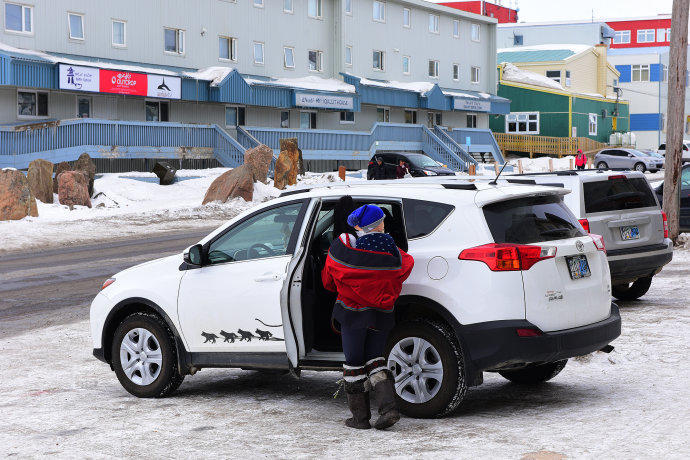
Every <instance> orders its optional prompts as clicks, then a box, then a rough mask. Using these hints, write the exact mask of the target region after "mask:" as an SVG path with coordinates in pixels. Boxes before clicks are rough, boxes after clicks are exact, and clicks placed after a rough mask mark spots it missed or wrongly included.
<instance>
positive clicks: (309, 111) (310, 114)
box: [299, 110, 319, 129]
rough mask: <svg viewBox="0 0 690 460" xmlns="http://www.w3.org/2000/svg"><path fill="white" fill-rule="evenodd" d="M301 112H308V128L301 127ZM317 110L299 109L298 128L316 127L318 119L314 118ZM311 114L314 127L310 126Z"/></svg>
mask: <svg viewBox="0 0 690 460" xmlns="http://www.w3.org/2000/svg"><path fill="white" fill-rule="evenodd" d="M303 113H308V114H309V127H308V128H302V114H303ZM317 113H318V112H317V111H316V110H300V111H299V129H316V127H317V126H318V123H319V120H318V119H317V118H316V117H317ZM312 114H313V115H314V127H313V128H312V127H311V119H312Z"/></svg>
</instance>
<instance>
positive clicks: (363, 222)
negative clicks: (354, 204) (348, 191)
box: [347, 204, 386, 232]
mask: <svg viewBox="0 0 690 460" xmlns="http://www.w3.org/2000/svg"><path fill="white" fill-rule="evenodd" d="M385 217H386V216H385V214H384V213H383V210H381V208H379V207H378V206H376V205H375V204H365V205H364V206H360V207H359V208H357V209H355V210H354V211H353V212H352V214H350V215H349V216H348V217H347V224H348V225H349V226H350V227H354V226H358V227H361V228H362V230H364V231H365V232H370V231H372V230H373V229H375V228H376V227H378V226H379V224H380V223H381V222H383V219H384V218H385Z"/></svg>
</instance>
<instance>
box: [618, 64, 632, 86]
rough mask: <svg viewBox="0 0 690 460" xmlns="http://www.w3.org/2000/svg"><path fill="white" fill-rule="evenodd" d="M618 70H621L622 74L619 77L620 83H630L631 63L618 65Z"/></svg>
mask: <svg viewBox="0 0 690 460" xmlns="http://www.w3.org/2000/svg"><path fill="white" fill-rule="evenodd" d="M616 70H617V71H618V72H620V74H621V76H620V77H618V81H619V82H620V83H628V82H629V81H630V66H629V65H617V66H616Z"/></svg>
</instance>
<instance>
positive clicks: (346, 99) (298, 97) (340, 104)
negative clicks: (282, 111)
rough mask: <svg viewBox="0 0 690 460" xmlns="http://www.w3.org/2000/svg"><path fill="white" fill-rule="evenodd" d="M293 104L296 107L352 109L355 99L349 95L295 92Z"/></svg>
mask: <svg viewBox="0 0 690 460" xmlns="http://www.w3.org/2000/svg"><path fill="white" fill-rule="evenodd" d="M295 105H296V106H298V107H319V108H322V109H341V110H352V109H354V107H355V101H354V98H352V97H350V96H326V95H323V94H306V93H295Z"/></svg>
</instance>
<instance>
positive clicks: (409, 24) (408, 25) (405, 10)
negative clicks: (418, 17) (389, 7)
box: [403, 8, 412, 29]
mask: <svg viewBox="0 0 690 460" xmlns="http://www.w3.org/2000/svg"><path fill="white" fill-rule="evenodd" d="M405 14H407V23H405ZM403 27H404V28H406V29H411V28H412V10H410V9H409V8H403Z"/></svg>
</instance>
